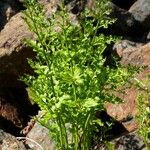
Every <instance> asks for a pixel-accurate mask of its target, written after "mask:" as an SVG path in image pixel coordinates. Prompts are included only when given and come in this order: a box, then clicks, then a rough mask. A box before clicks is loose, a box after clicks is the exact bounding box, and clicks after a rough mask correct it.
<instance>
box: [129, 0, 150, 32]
mask: <svg viewBox="0 0 150 150" xmlns="http://www.w3.org/2000/svg"><path fill="white" fill-rule="evenodd" d="M129 12H130V13H131V14H132V15H133V16H134V18H135V19H136V20H137V21H139V22H140V23H141V24H142V26H143V27H145V28H146V29H148V30H149V29H150V1H149V0H137V1H136V2H135V3H134V4H133V5H132V6H131V8H130V9H129Z"/></svg>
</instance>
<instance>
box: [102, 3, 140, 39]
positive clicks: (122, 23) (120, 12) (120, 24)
mask: <svg viewBox="0 0 150 150" xmlns="http://www.w3.org/2000/svg"><path fill="white" fill-rule="evenodd" d="M109 7H110V9H112V12H111V16H112V17H113V18H116V22H115V23H114V24H112V25H110V26H109V28H108V29H105V30H102V31H101V32H102V33H105V32H106V33H107V34H115V35H129V36H137V35H138V36H139V35H140V34H143V29H142V30H139V29H141V25H140V23H139V22H138V21H136V20H135V19H134V17H133V16H132V14H131V13H130V12H128V11H127V10H124V9H121V8H119V7H118V6H116V5H115V4H113V3H111V2H110V3H109Z"/></svg>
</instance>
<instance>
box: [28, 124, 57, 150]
mask: <svg viewBox="0 0 150 150" xmlns="http://www.w3.org/2000/svg"><path fill="white" fill-rule="evenodd" d="M27 138H29V139H32V140H34V141H36V142H37V143H38V144H39V145H40V146H41V147H42V148H43V149H44V150H55V145H54V143H53V141H52V140H50V136H49V131H48V129H46V128H45V127H43V126H41V125H40V124H39V123H37V122H36V123H35V125H34V126H33V128H32V129H31V131H30V132H29V133H28V134H27ZM26 144H28V145H29V147H30V148H32V149H33V150H41V148H40V147H39V146H38V145H37V144H35V143H34V142H31V141H30V140H27V141H26Z"/></svg>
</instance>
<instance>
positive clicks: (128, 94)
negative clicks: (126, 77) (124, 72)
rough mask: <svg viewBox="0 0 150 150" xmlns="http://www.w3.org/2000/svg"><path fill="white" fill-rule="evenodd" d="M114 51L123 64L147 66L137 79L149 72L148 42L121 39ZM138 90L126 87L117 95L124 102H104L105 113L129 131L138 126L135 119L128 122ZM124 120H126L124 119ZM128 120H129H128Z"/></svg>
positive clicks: (132, 112) (149, 47)
mask: <svg viewBox="0 0 150 150" xmlns="http://www.w3.org/2000/svg"><path fill="white" fill-rule="evenodd" d="M114 50H115V53H117V55H118V56H119V57H120V58H121V63H122V64H123V65H128V64H132V65H136V66H148V68H146V69H145V70H144V71H142V72H140V73H139V74H137V75H136V78H137V79H141V80H143V79H145V78H146V76H147V75H149V74H150V68H149V67H150V59H149V53H150V43H147V44H144V45H143V44H142V43H136V44H135V43H134V42H129V41H126V40H125V41H121V43H120V44H117V46H115V49H114ZM137 93H138V91H137V90H136V89H135V88H126V89H125V94H119V95H118V96H119V97H120V98H122V99H123V100H124V103H120V104H111V103H107V104H106V110H107V113H108V114H109V115H110V116H111V117H113V118H115V119H116V120H118V121H119V122H121V123H122V124H123V126H124V127H125V128H126V130H127V131H129V132H131V131H134V130H136V129H137V128H138V126H137V123H136V122H135V121H132V122H128V120H126V119H128V118H130V116H132V117H133V118H134V116H135V115H136V112H137V108H136V98H137ZM124 120H126V121H124ZM129 121H130V120H129Z"/></svg>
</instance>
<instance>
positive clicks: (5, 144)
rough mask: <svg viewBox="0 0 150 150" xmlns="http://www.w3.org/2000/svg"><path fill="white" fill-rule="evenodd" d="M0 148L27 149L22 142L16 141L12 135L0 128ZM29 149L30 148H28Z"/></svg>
mask: <svg viewBox="0 0 150 150" xmlns="http://www.w3.org/2000/svg"><path fill="white" fill-rule="evenodd" d="M0 149H1V150H29V149H28V148H26V147H25V145H24V144H23V142H21V141H18V140H17V139H16V138H15V137H14V136H11V135H10V134H8V133H6V132H4V131H3V130H1V129H0ZM30 150H31V149H30Z"/></svg>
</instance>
